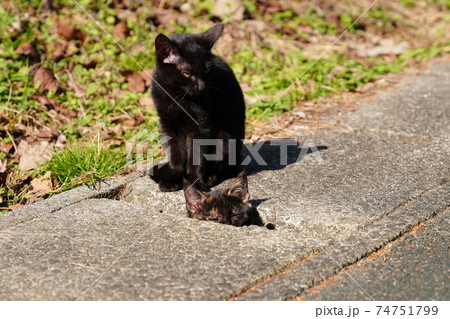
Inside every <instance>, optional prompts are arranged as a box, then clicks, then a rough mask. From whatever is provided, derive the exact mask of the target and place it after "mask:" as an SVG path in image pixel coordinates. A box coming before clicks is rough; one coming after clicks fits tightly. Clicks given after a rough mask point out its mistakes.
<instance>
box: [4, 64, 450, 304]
mask: <svg viewBox="0 0 450 319" xmlns="http://www.w3.org/2000/svg"><path fill="white" fill-rule="evenodd" d="M449 87H450V62H449V63H444V64H440V65H437V66H434V67H433V68H431V69H428V70H426V71H424V72H423V73H422V74H421V75H420V76H419V77H418V78H416V79H415V80H413V81H411V82H410V83H408V84H405V85H403V86H400V87H398V88H395V89H393V90H391V91H390V92H387V93H383V94H381V95H380V96H378V97H377V98H375V99H373V100H372V101H370V102H369V103H367V104H366V105H364V106H362V107H360V108H358V110H357V111H356V112H353V113H351V114H346V115H344V116H341V117H336V118H335V119H334V120H335V122H336V126H337V127H338V128H337V129H334V130H329V131H322V132H320V133H316V134H314V135H313V134H311V135H310V136H302V137H301V140H300V141H299V142H300V144H299V145H300V146H301V147H303V148H297V147H295V146H290V147H288V149H287V155H288V157H287V161H286V164H280V160H279V159H280V155H281V153H282V151H281V148H280V147H279V146H277V145H273V144H272V145H270V144H265V145H263V146H261V152H260V154H261V157H262V158H263V159H264V160H265V161H266V162H267V164H268V165H256V164H255V163H254V161H253V162H252V163H250V164H249V166H248V167H247V171H248V172H249V174H250V176H249V187H250V196H251V198H252V202H253V204H254V205H255V206H257V208H258V210H259V212H260V215H261V217H262V219H263V220H264V221H265V222H271V223H274V224H276V226H277V229H276V230H268V229H266V228H264V227H257V226H251V227H243V228H237V227H233V226H227V225H220V224H214V223H210V222H200V221H196V220H193V219H189V218H187V217H186V211H185V206H184V198H183V194H182V193H181V192H177V193H170V194H167V193H160V192H159V191H158V189H157V186H156V185H155V184H154V183H153V182H152V181H151V180H150V179H149V178H148V177H147V176H144V177H138V176H135V175H130V176H127V177H123V178H120V179H116V180H113V181H108V182H107V183H103V184H102V187H101V188H100V190H92V189H89V188H87V187H82V188H79V189H76V190H72V191H69V192H66V193H63V194H60V195H57V196H54V197H53V198H51V199H48V200H45V201H43V202H39V203H36V204H33V205H30V206H27V207H24V208H21V209H19V210H17V211H14V212H10V213H7V214H5V215H3V216H0V256H1V257H0V277H1V278H2V280H1V281H0V299H3V300H48V299H51V300H155V299H164V300H167V299H169V300H226V299H238V300H261V299H267V300H280V299H281V300H285V299H292V298H295V297H300V298H302V297H306V298H307V299H308V298H309V297H310V296H311V295H310V292H311V288H314V287H315V286H317V285H318V284H320V283H321V282H323V283H326V281H323V280H326V279H327V278H332V277H333V276H335V275H336V274H337V275H338V276H339V275H342V276H344V275H345V273H344V272H343V269H345V267H347V266H349V265H353V264H355V263H356V262H357V261H358V260H361V259H364V258H365V257H366V256H368V255H369V254H371V253H373V252H375V251H377V250H378V249H380V248H381V247H384V246H385V245H386V244H389V243H390V242H391V241H393V240H395V239H396V238H398V237H399V236H401V235H402V234H405V233H407V232H408V231H410V230H411V229H412V228H413V227H414V226H416V225H417V224H419V223H422V222H424V221H426V220H428V219H431V218H433V217H434V216H435V215H436V214H440V213H442V212H444V211H445V209H446V208H447V207H449V206H450V184H449V183H448V182H449V179H450V165H449V164H450V163H449V158H450V129H449V125H448V123H450V90H449V89H448V88H449ZM305 141H308V143H306V144H305ZM279 142H280V141H279ZM307 151H308V152H307ZM228 182H229V181H228ZM226 184H227V182H225V183H224V185H226ZM222 187H223V186H222ZM437 245H448V244H447V240H444V241H441V242H439V243H437ZM420 253H421V252H417V254H420ZM430 258H431V257H430ZM444 265H447V268H448V263H447V262H446V263H444ZM439 267H440V268H442V265H441V266H439ZM375 268H376V267H375ZM380 270H382V269H380V268H378V269H377V271H378V272H379V271H380ZM431 271H432V267H428V268H427V270H426V272H431ZM386 276H387V275H386ZM424 276H425V277H426V275H424ZM445 276H447V275H446V274H445ZM366 277H367V278H369V277H368V276H366ZM364 278H365V277H364V276H363V279H360V281H361V282H355V281H354V280H352V281H351V282H349V285H350V284H351V283H353V284H354V286H353V289H354V290H355V291H358V293H360V294H358V295H354V294H347V293H346V292H345V290H342V291H341V293H334V292H333V293H332V292H330V293H327V294H324V295H320V294H319V296H324V297H323V298H324V299H327V298H328V297H326V296H330V297H329V298H331V299H332V298H335V297H336V298H339V299H351V298H353V297H355V298H357V296H363V298H370V297H369V296H372V295H373V296H377V297H379V295H378V294H377V293H376V291H375V292H374V290H377V289H378V288H377V287H375V286H373V285H371V284H370V282H368V281H367V280H364ZM435 278H436V277H433V276H430V280H435ZM424 280H426V278H425V279H424ZM385 282H386V283H388V282H389V280H386V281H385ZM441 282H445V281H441ZM447 283H448V281H447ZM334 289H335V290H333V291H339V287H335V288H334ZM405 289H406V290H407V289H408V288H407V287H405ZM439 295H440V296H441V297H442V298H443V299H448V298H449V297H450V296H449V293H448V290H439ZM404 296H411V297H413V296H414V292H413V291H411V292H410V293H408V294H404ZM417 296H420V298H421V299H422V300H425V299H427V296H426V295H425V296H424V295H419V294H418V295H417ZM390 297H392V298H396V296H395V295H390ZM317 298H319V297H317ZM433 298H436V296H435V295H433V296H431V295H430V299H433ZM412 299H413V298H412Z"/></svg>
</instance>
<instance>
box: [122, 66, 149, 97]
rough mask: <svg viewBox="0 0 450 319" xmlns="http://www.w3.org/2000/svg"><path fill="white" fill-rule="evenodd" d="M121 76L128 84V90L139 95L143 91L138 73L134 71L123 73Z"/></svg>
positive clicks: (143, 86)
mask: <svg viewBox="0 0 450 319" xmlns="http://www.w3.org/2000/svg"><path fill="white" fill-rule="evenodd" d="M122 74H123V75H125V78H126V79H127V81H128V83H130V86H129V87H128V89H129V90H131V91H134V92H141V93H142V92H144V91H145V83H144V79H143V78H142V76H141V75H140V74H139V73H137V72H136V71H125V72H122Z"/></svg>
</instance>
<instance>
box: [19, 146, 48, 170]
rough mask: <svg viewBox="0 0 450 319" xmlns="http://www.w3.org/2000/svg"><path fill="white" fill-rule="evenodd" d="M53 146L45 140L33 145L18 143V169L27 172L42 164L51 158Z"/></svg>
mask: <svg viewBox="0 0 450 319" xmlns="http://www.w3.org/2000/svg"><path fill="white" fill-rule="evenodd" d="M53 145H54V143H49V142H48V141H45V140H44V141H37V142H34V143H30V142H28V141H26V140H22V141H20V143H19V145H18V147H17V149H18V150H17V153H18V154H20V160H19V169H21V170H22V171H28V170H31V169H34V168H37V167H39V166H40V165H42V164H44V163H45V162H46V161H47V160H48V159H49V158H50V156H51V153H52V150H53Z"/></svg>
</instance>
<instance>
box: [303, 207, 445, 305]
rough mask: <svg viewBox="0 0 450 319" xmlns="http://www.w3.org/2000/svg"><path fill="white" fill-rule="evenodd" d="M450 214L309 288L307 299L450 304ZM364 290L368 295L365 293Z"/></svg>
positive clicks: (417, 229) (425, 224) (439, 216)
mask: <svg viewBox="0 0 450 319" xmlns="http://www.w3.org/2000/svg"><path fill="white" fill-rule="evenodd" d="M449 238H450V210H447V211H446V212H444V213H442V214H439V215H438V216H437V217H436V218H433V219H431V220H429V221H427V222H425V223H423V224H420V225H419V226H418V227H417V226H416V227H415V229H414V230H413V231H411V232H410V233H408V234H406V235H405V236H403V237H401V238H400V239H398V240H396V241H394V242H393V243H390V244H388V245H387V246H386V247H384V248H383V249H381V250H380V251H378V252H376V253H374V254H372V255H369V256H368V258H364V259H363V260H362V261H361V262H358V263H357V264H356V265H354V266H352V267H349V269H346V272H340V273H339V274H338V275H336V276H334V277H332V278H330V279H328V280H326V281H325V282H324V283H323V284H321V285H319V286H318V287H315V288H312V289H309V290H308V291H307V292H306V293H305V295H304V298H302V299H305V300H371V299H372V298H373V299H375V300H448V299H449V297H450V291H449V289H450V288H449V287H450V278H449V265H450V258H449V252H448V248H449V240H448V239H449ZM362 288H363V289H364V290H363V289H362Z"/></svg>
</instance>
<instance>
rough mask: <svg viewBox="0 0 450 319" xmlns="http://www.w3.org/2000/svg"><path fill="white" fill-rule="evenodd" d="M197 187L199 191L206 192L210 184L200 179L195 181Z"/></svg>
mask: <svg viewBox="0 0 450 319" xmlns="http://www.w3.org/2000/svg"><path fill="white" fill-rule="evenodd" d="M195 188H197V189H198V190H199V191H201V192H206V191H208V185H206V184H205V183H203V182H200V181H197V182H196V183H195Z"/></svg>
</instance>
